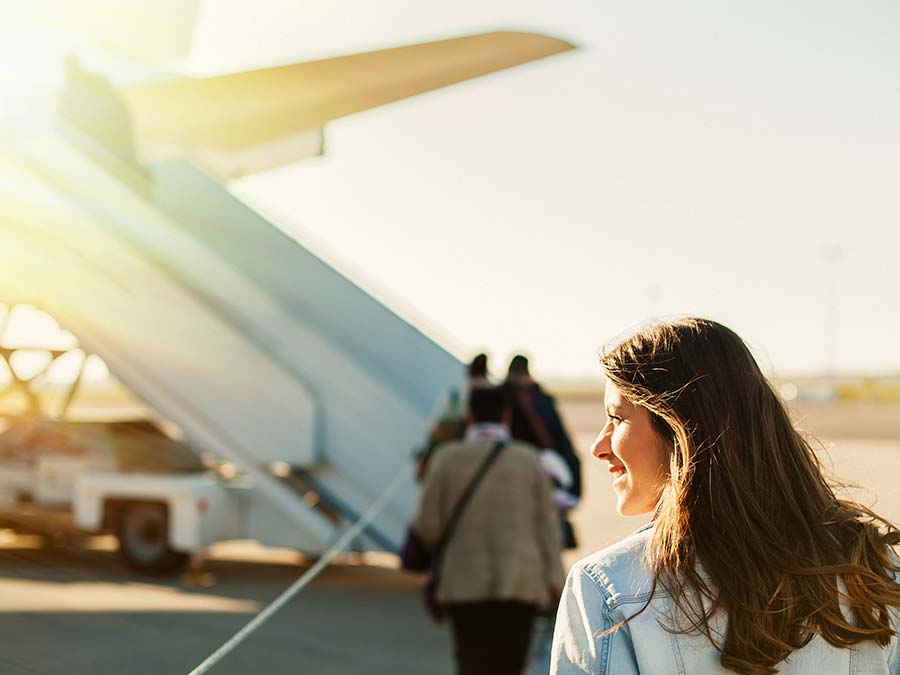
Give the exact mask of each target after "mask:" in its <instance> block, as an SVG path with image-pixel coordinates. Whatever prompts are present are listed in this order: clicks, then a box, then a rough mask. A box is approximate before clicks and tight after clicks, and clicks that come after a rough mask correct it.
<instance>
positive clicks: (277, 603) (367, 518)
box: [188, 463, 409, 675]
mask: <svg viewBox="0 0 900 675" xmlns="http://www.w3.org/2000/svg"><path fill="white" fill-rule="evenodd" d="M408 470H409V468H408V466H407V465H406V464H405V463H404V464H403V466H402V467H401V469H400V471H398V472H397V476H396V478H394V480H393V482H391V484H390V485H389V486H388V487H387V489H386V490H385V491H384V492H383V493H382V495H381V496H380V497H379V498H378V499H376V500H375V501H374V502H373V503H372V505H371V506H370V507H369V509H368V510H367V511H366V512H365V513H364V514H363V515H361V516H360V517H359V519H358V520H357V521H356V522H355V523H354V524H353V526H352V527H351V528H350V529H349V530H347V531H346V532H345V533H344V534H343V535H342V536H341V537H340V538H339V539H338V540H337V541H336V542H334V544H332V545H331V547H330V548H329V549H328V550H327V551H325V553H324V554H322V557H321V558H319V559H318V560H317V561H316V564H315V565H313V566H312V567H310V568H309V569H308V570H306V572H305V573H304V574H303V575H302V576H301V577H300V578H299V579H297V580H296V581H295V582H294V583H292V584H291V585H290V586H288V587H287V588H286V589H285V590H284V591H283V592H282V593H281V595H279V596H278V597H277V598H275V599H274V600H273V601H272V602H271V603H269V605H268V606H267V607H265V608H264V609H263V610H262V611H260V613H259V614H257V615H256V616H255V617H253V619H251V620H250V621H249V623H247V625H246V626H244V627H243V628H241V629H240V630H239V631H238V632H237V633H235V634H234V635H233V636H232V637H231V638H230V639H229V640H228V641H227V642H225V644H223V645H222V646H221V647H219V648H218V649H217V650H216V651H214V652H213V653H212V654H210V655H209V656H208V657H206V659H205V660H204V661H203V663H201V664H200V665H199V666H197V667H196V668H194V669H193V670H192V671H191V672H190V673H189V674H188V675H202V674H203V673H206V672H208V671H209V669H210V668H212V667H213V666H215V665H216V664H217V663H218V662H219V661H221V660H222V659H223V658H225V657H226V656H227V655H228V654H229V653H231V652H232V651H234V649H235V648H236V647H237V646H238V645H240V644H241V643H242V642H243V641H244V640H246V639H247V638H248V637H249V636H250V635H251V634H252V633H253V632H254V631H255V630H256V629H257V628H259V627H260V626H262V625H263V624H264V623H265V622H266V621H268V619H269V618H270V617H271V616H272V615H273V614H275V612H277V611H278V610H279V609H281V608H282V607H284V605H285V604H287V602H288V601H289V600H290V599H291V598H293V597H294V596H295V595H297V593H299V592H300V591H301V590H303V589H304V588H305V587H306V586H307V585H308V584H309V583H310V582H311V581H312V580H313V579H315V578H316V577H317V576H318V575H319V573H320V572H321V571H322V570H323V569H325V567H326V566H327V565H328V563H330V562H331V561H332V560H333V559H334V557H335V556H336V555H337V554H338V553H340V552H341V551H343V550H344V548H345V547H347V546H348V545H349V544H350V543H351V542H352V541H353V540H354V539H356V537H358V536H359V535H360V533H361V532H362V531H363V529H364V528H365V527H366V526H367V525H368V524H369V523H371V522H372V521H373V520H375V518H376V517H377V516H378V514H379V513H381V511H382V510H384V508H385V507H386V506H387V504H388V502H389V501H390V500H391V498H392V497H393V496H394V495H395V494H396V493H397V492H398V491H399V490H400V487H401V486H402V485H403V483H404V482H406V480H409V478H408V476H407V475H406V472H407V471H408Z"/></svg>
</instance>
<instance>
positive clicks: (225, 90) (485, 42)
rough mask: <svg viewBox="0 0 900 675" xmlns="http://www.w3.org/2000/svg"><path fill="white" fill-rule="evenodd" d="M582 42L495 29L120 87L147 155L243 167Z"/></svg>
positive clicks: (140, 149) (289, 154)
mask: <svg viewBox="0 0 900 675" xmlns="http://www.w3.org/2000/svg"><path fill="white" fill-rule="evenodd" d="M573 48H574V47H573V45H571V44H570V43H568V42H564V41H562V40H558V39H554V38H551V37H547V36H544V35H537V34H532V33H516V32H494V33H484V34H480V35H472V36H467V37H460V38H454V39H449V40H440V41H437V42H427V43H423V44H416V45H410V46H404V47H396V48H392V49H383V50H379V51H373V52H366V53H361V54H352V55H348V56H340V57H337V58H329V59H324V60H320V61H312V62H306V63H297V64H293V65H287V66H279V67H274V68H264V69H260V70H253V71H248V72H242V73H235V74H229V75H221V76H216V77H208V78H178V79H174V80H167V81H162V82H155V83H151V84H143V85H138V86H131V87H125V88H119V89H116V90H115V91H116V94H117V97H118V98H119V99H120V101H121V103H123V104H124V107H125V109H126V110H127V117H128V121H127V123H126V124H124V127H128V128H129V130H130V133H131V135H132V136H133V139H134V149H135V151H136V153H137V155H138V156H139V157H141V158H142V159H143V160H145V161H147V160H156V159H162V158H166V157H172V156H178V155H180V156H187V155H189V156H192V157H196V158H199V159H201V161H202V162H203V163H204V164H205V165H206V166H207V167H208V168H210V167H209V165H210V164H212V165H214V166H213V167H212V168H213V169H214V172H215V173H217V174H218V175H220V176H221V175H223V174H224V175H226V176H235V175H242V174H247V173H254V172H256V171H260V170H264V169H266V168H271V167H273V166H278V165H280V164H285V163H288V162H291V161H296V160H298V159H302V158H303V157H308V156H311V155H315V154H321V151H322V135H321V129H322V127H323V126H324V125H325V124H326V123H328V122H330V121H332V120H336V119H339V118H341V117H345V116H347V115H351V114H353V113H357V112H361V111H363V110H369V109H371V108H375V107H378V106H380V105H384V104H386V103H391V102H393V101H399V100H401V99H404V98H409V97H411V96H415V95H417V94H422V93H424V92H428V91H432V90H434V89H439V88H441V87H446V86H448V85H451V84H455V83H458V82H463V81H465V80H469V79H472V78H475V77H479V76H482V75H487V74H489V73H493V72H496V71H499V70H503V69H505V68H510V67H513V66H516V65H519V64H523V63H527V62H529V61H534V60H537V59H542V58H546V57H548V56H552V55H554V54H558V53H560V52H564V51H567V50H570V49H573ZM96 88H97V87H95V89H96ZM82 98H83V97H82ZM107 107H108V108H109V106H107ZM120 107H121V106H116V108H117V109H118V108H120ZM80 109H82V110H83V109H84V106H80ZM120 112H122V111H120ZM107 126H108V125H107ZM124 127H123V128H124ZM204 160H205V161H204ZM216 169H217V170H216Z"/></svg>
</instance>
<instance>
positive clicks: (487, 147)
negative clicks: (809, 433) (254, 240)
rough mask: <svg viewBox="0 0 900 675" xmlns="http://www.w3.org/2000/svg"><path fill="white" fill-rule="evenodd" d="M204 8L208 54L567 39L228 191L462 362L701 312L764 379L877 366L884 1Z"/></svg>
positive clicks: (898, 30)
mask: <svg viewBox="0 0 900 675" xmlns="http://www.w3.org/2000/svg"><path fill="white" fill-rule="evenodd" d="M262 4H263V3H259V2H251V0H234V1H233V2H218V3H216V2H208V3H206V5H205V9H204V12H203V14H202V17H203V19H202V22H201V30H200V32H199V33H198V35H197V42H196V48H195V52H194V56H193V62H192V65H193V66H194V67H195V68H196V69H198V70H206V71H216V70H223V69H227V68H229V67H233V66H235V65H240V66H242V67H250V66H255V65H260V66H261V65H267V64H270V63H278V62H289V61H292V60H301V59H306V58H317V57H322V56H330V55H337V54H341V53H347V52H353V51H358V50H361V49H369V48H376V47H384V46H390V45H393V44H399V43H408V42H418V41H423V40H428V39H433V38H439V37H447V36H453V35H460V34H466V33H474V32H481V31H485V30H494V29H509V28H511V29H530V30H536V31H540V32H547V33H550V34H553V35H556V36H558V37H562V38H565V39H568V40H570V41H573V42H575V43H577V44H578V45H579V46H580V50H579V51H577V52H572V53H569V54H565V55H562V56H559V57H555V58H552V59H548V60H546V61H543V62H539V63H536V64H530V65H526V66H523V67H519V68H516V69H513V70H510V71H506V72H503V73H499V74H496V75H492V76H490V77H486V78H482V79H480V80H476V81H473V82H470V83H465V84H462V85H457V86H454V87H451V88H448V89H445V90H441V91H439V92H435V93H432V94H428V95H425V96H421V97H418V98H415V99H411V100H409V101H405V102H402V103H398V104H393V105H390V106H386V107H384V108H381V109H378V110H375V111H371V112H368V113H363V114H360V115H357V116H354V117H351V118H347V119H345V120H342V121H339V122H337V123H333V124H331V125H329V126H328V127H327V128H326V144H327V154H326V156H325V157H323V158H321V159H317V160H312V161H307V162H304V163H301V164H298V165H295V166H291V167H286V168H282V169H279V170H277V171H273V172H269V173H267V174H263V175H258V176H255V177H252V178H248V179H244V180H242V181H240V182H238V183H237V184H236V185H235V186H234V189H235V191H236V192H238V193H239V194H240V195H241V196H242V197H244V198H245V199H247V200H248V201H250V202H251V203H252V204H253V205H254V206H255V207H256V208H258V209H260V210H261V211H262V212H263V213H265V214H268V215H270V216H272V217H273V218H275V219H276V220H277V221H278V222H279V223H280V224H281V225H282V226H283V227H285V229H288V230H290V231H292V232H294V233H296V235H297V236H298V238H299V239H300V240H301V241H303V242H304V243H306V244H307V245H309V246H310V248H312V249H313V250H314V251H316V252H318V253H320V254H321V255H323V257H325V258H326V259H327V260H329V261H330V262H332V263H333V264H335V265H336V266H337V267H338V268H339V269H340V270H341V271H343V272H345V273H347V274H348V275H349V276H351V277H352V278H354V279H356V280H361V281H363V282H364V283H365V285H366V287H367V288H368V289H369V290H371V291H373V292H374V293H375V294H376V295H377V297H379V298H380V299H381V300H383V301H384V302H385V303H386V304H388V305H389V306H391V307H393V308H395V309H397V310H398V311H400V312H401V313H402V314H403V315H404V316H407V317H409V318H411V319H413V320H414V321H415V323H417V324H418V325H420V326H421V327H422V328H423V329H424V330H425V331H426V332H428V333H429V334H431V335H433V336H436V337H437V338H439V340H440V341H441V342H442V343H443V344H445V346H447V347H448V348H450V349H451V350H452V351H453V352H454V353H456V354H458V355H459V356H461V357H463V358H467V357H468V356H471V355H472V354H473V353H475V352H476V351H479V350H487V351H489V352H490V353H491V355H492V356H493V359H494V360H493V363H492V367H493V369H494V370H495V372H500V371H502V370H503V368H504V366H505V361H506V359H507V358H508V356H509V354H510V353H511V352H513V351H516V350H524V351H526V353H529V354H530V355H531V356H532V358H533V363H534V367H535V370H536V372H537V373H538V374H539V375H542V376H547V377H549V376H570V377H580V376H594V375H598V374H599V373H598V367H597V365H596V351H597V348H598V346H600V345H601V344H603V343H604V342H606V341H607V340H609V339H610V338H612V337H614V336H616V335H618V334H621V333H622V332H623V331H625V330H626V329H628V328H629V327H631V326H634V325H635V324H637V323H639V322H641V321H644V320H646V319H647V318H649V317H651V316H667V315H677V314H687V313H690V314H701V315H705V316H709V317H711V318H714V319H718V320H721V321H723V322H725V323H727V324H728V325H730V326H731V327H733V328H734V329H736V330H737V331H738V332H739V333H740V334H742V335H743V336H744V337H745V339H746V340H747V341H748V342H749V343H750V345H751V346H752V347H753V348H754V349H755V351H756V353H757V354H758V355H760V357H761V359H762V361H763V364H764V366H766V367H768V366H773V367H774V368H775V369H776V371H777V372H779V373H782V374H787V373H796V372H808V371H818V370H822V369H823V368H824V367H825V366H826V365H827V362H828V359H827V343H828V339H829V338H828V336H827V331H826V316H827V310H826V304H827V297H828V292H827V285H826V263H825V257H824V254H823V252H824V250H825V248H826V247H829V246H834V245H838V246H840V249H841V251H842V255H841V257H840V259H839V261H838V263H837V274H836V277H835V278H836V292H835V293H834V296H833V298H834V304H833V308H834V313H835V314H834V315H835V316H836V321H835V324H836V328H835V333H834V340H835V365H836V366H837V368H838V369H839V370H843V371H870V372H880V371H894V372H896V371H900V312H898V311H897V298H898V295H900V293H898V292H900V278H898V273H897V268H898V264H897V257H898V254H900V234H898V228H897V226H898V224H900V223H898V221H900V218H898V215H900V205H898V191H897V177H898V176H900V126H898V124H897V120H898V119H900V85H898V82H900V41H898V40H897V39H896V36H897V35H898V34H900V5H897V4H896V3H893V2H888V1H886V0H883V1H875V0H872V1H870V2H867V3H837V2H822V1H821V0H817V1H812V0H795V1H794V2H792V3H783V2H774V1H771V0H764V1H757V2H753V3H748V2H723V1H721V0H696V1H695V2H691V3H678V4H677V5H676V3H664V2H656V3H647V2H629V3H626V2H618V3H610V2H604V1H602V0H591V1H589V2H587V1H586V2H574V1H571V0H558V1H556V2H552V3H551V2H549V1H548V0H544V1H543V2H535V1H531V0H519V1H517V2H512V1H507V0H477V1H476V0H457V1H455V2H453V3H446V2H438V1H437V0H417V1H416V2H412V1H402V0H381V1H380V2H377V3H375V2H368V3H362V2H358V1H354V2H350V1H348V0H332V1H331V2H328V3H324V2H323V3H318V4H315V5H314V4H313V3H309V2H304V3H297V2H293V1H288V0H269V2H267V3H266V4H265V6H264V7H263V6H261V5H262Z"/></svg>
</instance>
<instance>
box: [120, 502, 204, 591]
mask: <svg viewBox="0 0 900 675" xmlns="http://www.w3.org/2000/svg"><path fill="white" fill-rule="evenodd" d="M116 535H117V536H118V538H119V554H120V555H121V556H122V558H123V559H124V560H125V563H126V564H127V565H128V566H129V567H131V568H132V569H134V570H136V571H138V572H142V573H144V574H174V573H176V572H180V571H181V570H183V569H184V568H185V566H186V565H187V563H188V559H189V557H190V556H188V554H186V553H181V552H180V551H176V550H174V549H172V548H171V547H170V546H169V512H168V510H167V509H166V506H165V505H164V504H156V503H152V502H131V503H128V504H123V505H122V507H121V510H120V511H119V514H118V526H117V528H116Z"/></svg>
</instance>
